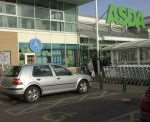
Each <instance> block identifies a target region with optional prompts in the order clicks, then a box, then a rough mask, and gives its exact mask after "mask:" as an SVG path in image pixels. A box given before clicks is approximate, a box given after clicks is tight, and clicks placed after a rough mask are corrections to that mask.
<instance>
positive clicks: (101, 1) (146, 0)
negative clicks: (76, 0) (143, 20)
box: [79, 0, 150, 17]
mask: <svg viewBox="0 0 150 122" xmlns="http://www.w3.org/2000/svg"><path fill="white" fill-rule="evenodd" d="M111 3H113V4H115V5H117V6H125V7H127V8H132V9H135V10H139V11H141V12H143V13H144V16H145V17H146V16H150V0H98V9H99V10H98V12H99V16H100V17H102V16H103V15H104V14H105V12H106V10H107V8H108V5H109V4H111ZM79 15H83V16H95V1H94V2H90V3H88V4H85V5H82V6H81V7H80V8H79Z"/></svg>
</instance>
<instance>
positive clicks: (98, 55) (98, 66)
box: [95, 0, 100, 76]
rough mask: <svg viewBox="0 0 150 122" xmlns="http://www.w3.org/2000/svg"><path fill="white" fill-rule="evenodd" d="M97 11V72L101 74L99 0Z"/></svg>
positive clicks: (96, 2)
mask: <svg viewBox="0 0 150 122" xmlns="http://www.w3.org/2000/svg"><path fill="white" fill-rule="evenodd" d="M95 13H96V43H97V48H96V49H97V73H98V76H99V75H100V52H99V51H100V45H99V16H98V0H95Z"/></svg>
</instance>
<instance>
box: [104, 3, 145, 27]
mask: <svg viewBox="0 0 150 122" xmlns="http://www.w3.org/2000/svg"><path fill="white" fill-rule="evenodd" d="M106 22H107V23H109V24H111V23H115V24H118V25H123V26H127V27H137V28H144V26H145V25H144V15H143V13H142V12H140V11H136V10H133V9H130V8H125V7H117V6H115V5H112V4H111V5H109V8H108V12H107V19H106Z"/></svg>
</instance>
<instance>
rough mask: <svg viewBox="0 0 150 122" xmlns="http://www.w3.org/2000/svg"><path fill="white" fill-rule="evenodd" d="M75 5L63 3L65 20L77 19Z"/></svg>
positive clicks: (74, 20)
mask: <svg viewBox="0 0 150 122" xmlns="http://www.w3.org/2000/svg"><path fill="white" fill-rule="evenodd" d="M77 13H78V12H77V7H76V6H74V5H71V4H65V10H64V14H65V21H67V22H76V21H77V16H78V15H77Z"/></svg>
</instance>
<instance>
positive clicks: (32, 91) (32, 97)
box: [24, 86, 40, 103]
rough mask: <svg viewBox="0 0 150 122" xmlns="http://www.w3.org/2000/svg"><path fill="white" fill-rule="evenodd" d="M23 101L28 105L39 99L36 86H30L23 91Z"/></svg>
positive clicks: (38, 91)
mask: <svg viewBox="0 0 150 122" xmlns="http://www.w3.org/2000/svg"><path fill="white" fill-rule="evenodd" d="M24 96H25V100H26V101H27V102H29V103H32V102H36V101H37V100H38V99H39V97H40V90H39V88H38V87H36V86H30V87H29V88H27V90H26V91H25V95H24Z"/></svg>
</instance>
